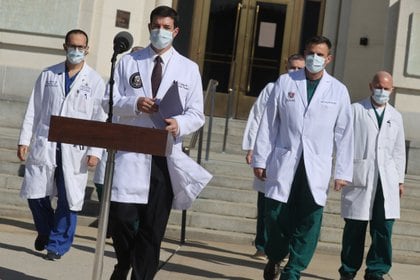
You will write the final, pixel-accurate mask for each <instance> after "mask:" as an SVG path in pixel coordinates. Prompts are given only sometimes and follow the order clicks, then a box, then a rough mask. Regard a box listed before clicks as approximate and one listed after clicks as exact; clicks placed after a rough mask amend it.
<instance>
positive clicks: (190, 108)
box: [103, 6, 211, 280]
mask: <svg viewBox="0 0 420 280" xmlns="http://www.w3.org/2000/svg"><path fill="white" fill-rule="evenodd" d="M149 31H150V41H151V44H150V45H149V46H148V47H146V48H145V49H143V50H139V51H135V52H133V53H130V54H127V55H125V56H123V57H122V58H121V60H120V62H119V63H118V66H117V69H116V73H115V86H114V90H115V91H114V115H115V116H116V121H117V122H118V123H122V124H128V125H133V126H142V127H157V128H161V129H165V130H167V131H168V132H169V133H170V134H171V135H172V137H173V139H174V143H173V146H172V154H171V155H168V156H166V157H159V156H151V155H146V154H139V153H131V152H121V151H118V152H117V154H116V156H115V169H114V177H113V185H112V191H111V206H110V226H111V227H112V233H111V235H112V239H113V245H114V249H115V252H116V255H117V260H118V264H117V265H116V266H115V269H114V272H113V274H112V276H111V279H113V280H115V279H126V277H127V275H128V272H129V270H130V268H132V272H131V275H132V276H131V279H153V277H154V275H155V274H156V272H157V269H158V265H159V253H160V245H161V241H162V239H163V236H164V233H165V229H166V225H167V222H168V218H169V213H170V210H171V207H174V208H178V209H186V208H188V207H190V206H191V203H192V201H193V200H194V199H195V198H196V197H197V195H198V193H199V192H200V191H201V189H202V188H203V187H204V186H205V185H206V184H207V183H208V181H209V180H210V178H211V175H210V174H209V173H208V172H207V171H205V170H204V169H203V168H202V167H201V166H200V165H198V164H197V163H196V162H194V161H193V160H192V159H191V158H190V157H188V156H187V155H185V153H183V152H182V137H183V136H184V135H187V134H190V133H192V132H194V131H196V130H198V129H199V128H200V127H201V126H202V125H203V124H204V114H203V89H202V85H201V77H200V72H199V69H198V66H197V65H196V64H195V63H194V62H192V61H191V60H189V59H187V58H186V57H183V56H181V55H180V54H179V53H178V52H177V51H176V50H175V49H174V48H173V47H172V40H173V39H174V38H175V37H176V35H177V34H178V32H179V28H178V15H177V13H176V11H175V10H173V9H172V8H170V7H166V6H160V7H157V8H155V9H154V10H153V11H152V13H151V15H150V23H149ZM168 99H169V100H172V101H173V102H170V103H169V106H168ZM177 99H178V101H177ZM159 101H160V103H159ZM165 102H166V105H164V103H165ZM177 103H178V105H177ZM103 105H104V108H107V105H108V93H107V94H106V95H105V99H104V103H103ZM171 106H173V108H172V109H173V110H169V111H172V113H170V114H169V113H168V112H164V111H162V110H163V109H162V108H164V107H165V108H168V107H171ZM180 107H182V108H180ZM159 117H161V119H159ZM159 120H160V121H159ZM136 221H138V222H139V224H140V226H139V227H138V229H137V230H136V228H135V222H136Z"/></svg>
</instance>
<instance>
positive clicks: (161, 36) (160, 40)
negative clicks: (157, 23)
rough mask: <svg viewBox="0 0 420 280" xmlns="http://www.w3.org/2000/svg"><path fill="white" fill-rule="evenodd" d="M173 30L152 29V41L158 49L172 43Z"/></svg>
mask: <svg viewBox="0 0 420 280" xmlns="http://www.w3.org/2000/svg"><path fill="white" fill-rule="evenodd" d="M172 39H173V38H172V32H171V31H169V30H166V29H163V28H160V29H152V30H151V31H150V42H151V43H152V46H153V47H155V48H156V49H158V50H162V49H164V48H166V47H167V46H169V45H170V44H171V43H172Z"/></svg>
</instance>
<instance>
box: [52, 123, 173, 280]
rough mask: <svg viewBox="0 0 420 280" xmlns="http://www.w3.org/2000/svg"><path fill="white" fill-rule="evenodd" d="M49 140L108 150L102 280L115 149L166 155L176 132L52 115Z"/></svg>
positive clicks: (96, 278) (97, 266) (96, 277)
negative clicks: (172, 133) (172, 134)
mask: <svg viewBox="0 0 420 280" xmlns="http://www.w3.org/2000/svg"><path fill="white" fill-rule="evenodd" d="M48 140H49V141H54V142H61V143H67V144H74V145H81V146H88V147H99V148H106V149H107V150H108V159H107V162H106V169H105V181H104V190H103V193H102V203H101V211H100V215H99V223H98V236H97V240H96V250H95V261H94V266H93V274H92V279H93V280H100V279H102V268H103V255H104V250H105V238H106V228H107V225H108V216H109V205H110V200H111V187H112V177H113V173H114V159H115V152H116V150H120V151H129V152H136V153H144V154H151V155H156V156H166V155H169V154H170V153H171V152H172V136H171V135H170V133H168V132H167V131H166V130H163V129H154V128H145V127H138V126H129V125H121V124H114V123H109V122H98V121H90V120H82V119H74V118H67V117H58V116H52V117H51V121H50V130H49V135H48Z"/></svg>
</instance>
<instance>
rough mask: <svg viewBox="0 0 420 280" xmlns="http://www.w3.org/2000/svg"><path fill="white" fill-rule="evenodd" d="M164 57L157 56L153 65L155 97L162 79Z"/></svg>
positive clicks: (153, 92)
mask: <svg viewBox="0 0 420 280" xmlns="http://www.w3.org/2000/svg"><path fill="white" fill-rule="evenodd" d="M161 62H162V58H161V57H160V56H156V58H155V66H154V67H153V71H152V95H153V97H155V96H156V93H157V91H158V89H159V85H160V81H161V80H162V64H161Z"/></svg>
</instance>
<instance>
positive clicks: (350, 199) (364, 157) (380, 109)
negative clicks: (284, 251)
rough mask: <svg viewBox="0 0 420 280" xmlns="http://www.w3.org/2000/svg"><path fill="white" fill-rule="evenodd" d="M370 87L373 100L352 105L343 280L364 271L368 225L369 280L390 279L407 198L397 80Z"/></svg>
mask: <svg viewBox="0 0 420 280" xmlns="http://www.w3.org/2000/svg"><path fill="white" fill-rule="evenodd" d="M369 87H370V91H371V96H370V97H368V98H366V99H363V100H362V101H360V102H357V103H354V104H353V105H352V106H353V114H354V168H353V170H354V173H353V181H352V183H351V184H350V185H349V186H347V187H345V188H344V189H343V193H342V196H341V215H342V217H343V218H344V220H345V226H344V231H343V241H342V251H341V267H340V269H339V272H340V275H341V278H340V279H341V280H351V279H355V276H356V273H357V271H358V270H359V269H360V267H361V265H362V262H363V256H364V248H365V236H366V229H367V225H368V223H369V224H370V230H369V233H370V236H371V245H370V248H369V251H368V254H367V257H366V270H365V276H364V279H365V280H380V279H384V278H383V275H385V274H387V273H388V272H389V270H390V268H391V265H392V246H391V239H392V227H393V224H394V220H395V219H398V218H399V217H400V197H401V196H402V194H403V192H404V185H403V183H404V174H405V173H404V170H405V137H404V126H403V120H402V117H401V114H400V113H399V112H398V111H397V110H395V108H394V107H392V106H391V105H390V104H389V103H388V100H389V97H390V94H391V92H392V90H393V81H392V76H391V75H390V74H389V73H387V72H385V71H379V72H378V73H376V74H375V76H374V77H373V80H372V82H371V83H370V84H369Z"/></svg>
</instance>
